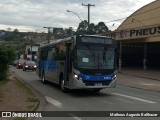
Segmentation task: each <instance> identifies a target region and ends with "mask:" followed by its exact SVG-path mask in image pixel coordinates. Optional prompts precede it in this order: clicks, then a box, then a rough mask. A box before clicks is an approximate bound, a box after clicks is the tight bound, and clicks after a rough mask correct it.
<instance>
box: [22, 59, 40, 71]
mask: <svg viewBox="0 0 160 120" xmlns="http://www.w3.org/2000/svg"><path fill="white" fill-rule="evenodd" d="M36 68H37V66H36V63H35V62H34V61H25V62H24V64H23V71H26V70H32V71H34V70H35V71H36Z"/></svg>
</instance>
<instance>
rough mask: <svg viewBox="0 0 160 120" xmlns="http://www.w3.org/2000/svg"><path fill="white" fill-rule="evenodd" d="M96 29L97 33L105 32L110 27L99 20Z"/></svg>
mask: <svg viewBox="0 0 160 120" xmlns="http://www.w3.org/2000/svg"><path fill="white" fill-rule="evenodd" d="M96 30H97V31H96V32H97V33H104V32H107V31H108V27H107V26H106V25H105V23H104V22H99V23H98V25H97V26H96Z"/></svg>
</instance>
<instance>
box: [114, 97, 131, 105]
mask: <svg viewBox="0 0 160 120" xmlns="http://www.w3.org/2000/svg"><path fill="white" fill-rule="evenodd" d="M115 99H116V100H119V101H122V102H125V103H129V104H134V103H133V102H131V101H128V100H124V99H122V98H115Z"/></svg>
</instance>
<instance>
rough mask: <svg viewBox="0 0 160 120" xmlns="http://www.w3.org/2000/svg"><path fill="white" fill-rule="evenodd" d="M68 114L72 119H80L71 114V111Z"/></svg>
mask: <svg viewBox="0 0 160 120" xmlns="http://www.w3.org/2000/svg"><path fill="white" fill-rule="evenodd" d="M69 116H71V117H72V118H73V119H75V120H82V119H81V118H79V117H77V116H75V115H74V114H72V113H69Z"/></svg>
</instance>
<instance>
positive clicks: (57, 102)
mask: <svg viewBox="0 0 160 120" xmlns="http://www.w3.org/2000/svg"><path fill="white" fill-rule="evenodd" d="M45 98H46V100H47V102H49V103H51V104H52V105H54V106H56V107H58V108H62V103H60V102H59V101H58V100H55V99H53V98H51V97H49V96H45Z"/></svg>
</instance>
